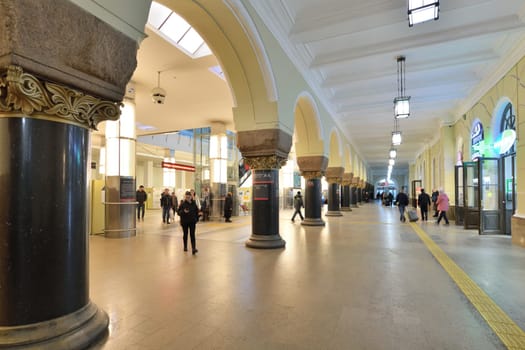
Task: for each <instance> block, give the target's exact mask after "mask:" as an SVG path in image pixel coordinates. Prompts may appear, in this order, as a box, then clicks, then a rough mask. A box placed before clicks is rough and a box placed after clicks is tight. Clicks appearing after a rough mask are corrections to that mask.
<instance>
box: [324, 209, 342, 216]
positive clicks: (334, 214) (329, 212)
mask: <svg viewBox="0 0 525 350" xmlns="http://www.w3.org/2000/svg"><path fill="white" fill-rule="evenodd" d="M324 215H325V216H343V214H342V213H341V212H340V211H339V210H337V211H335V210H334V211H327V212H326V214H324Z"/></svg>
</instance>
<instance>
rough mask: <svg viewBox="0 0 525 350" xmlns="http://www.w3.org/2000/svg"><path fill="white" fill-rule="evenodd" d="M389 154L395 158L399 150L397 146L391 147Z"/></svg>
mask: <svg viewBox="0 0 525 350" xmlns="http://www.w3.org/2000/svg"><path fill="white" fill-rule="evenodd" d="M388 155H389V156H390V158H392V159H395V158H396V156H397V151H396V149H395V148H392V149H390V152H389V154H388Z"/></svg>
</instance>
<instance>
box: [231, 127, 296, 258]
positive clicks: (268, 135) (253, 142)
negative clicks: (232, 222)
mask: <svg viewBox="0 0 525 350" xmlns="http://www.w3.org/2000/svg"><path fill="white" fill-rule="evenodd" d="M237 145H238V146H239V149H240V150H241V153H242V155H243V157H244V159H245V161H246V163H247V164H248V165H249V166H250V168H251V170H252V176H253V182H252V205H251V207H252V234H251V236H250V238H249V239H248V240H247V241H246V246H247V247H250V248H261V249H272V248H283V247H284V246H285V245H286V242H285V241H284V240H283V239H282V238H281V236H280V235H279V169H280V168H281V166H283V165H284V164H285V163H286V161H287V159H288V152H289V151H290V147H291V145H292V136H291V135H289V134H287V133H285V132H284V131H282V130H279V129H262V130H250V131H240V132H238V133H237Z"/></svg>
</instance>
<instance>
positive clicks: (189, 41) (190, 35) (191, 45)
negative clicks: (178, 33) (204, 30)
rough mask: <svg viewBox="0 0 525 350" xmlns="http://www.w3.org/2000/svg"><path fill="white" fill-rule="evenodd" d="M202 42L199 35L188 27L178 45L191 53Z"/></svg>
mask: <svg viewBox="0 0 525 350" xmlns="http://www.w3.org/2000/svg"><path fill="white" fill-rule="evenodd" d="M202 44H204V40H202V38H201V36H200V35H199V33H197V31H196V30H195V29H193V28H190V30H188V32H187V33H186V35H184V37H183V38H182V39H181V40H180V41H179V45H180V46H182V47H183V48H184V49H185V50H186V51H188V52H189V53H191V54H192V55H193V54H194V53H195V52H196V51H197V49H198V48H199V47H201V45H202Z"/></svg>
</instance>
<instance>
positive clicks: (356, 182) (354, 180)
mask: <svg viewBox="0 0 525 350" xmlns="http://www.w3.org/2000/svg"><path fill="white" fill-rule="evenodd" d="M359 180H360V179H359V176H357V177H353V178H352V187H359Z"/></svg>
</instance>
